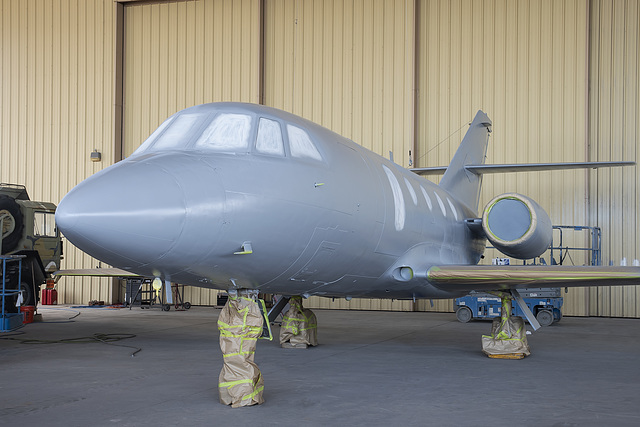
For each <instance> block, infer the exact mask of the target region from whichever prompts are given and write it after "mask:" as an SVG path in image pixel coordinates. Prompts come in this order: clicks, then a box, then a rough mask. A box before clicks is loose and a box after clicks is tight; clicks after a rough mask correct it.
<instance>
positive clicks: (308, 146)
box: [287, 125, 322, 160]
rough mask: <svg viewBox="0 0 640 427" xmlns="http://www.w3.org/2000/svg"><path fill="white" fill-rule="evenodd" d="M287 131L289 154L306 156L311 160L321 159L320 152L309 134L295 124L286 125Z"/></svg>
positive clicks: (300, 156) (299, 156)
mask: <svg viewBox="0 0 640 427" xmlns="http://www.w3.org/2000/svg"><path fill="white" fill-rule="evenodd" d="M287 133H288V134H289V149H290V150H291V156H293V157H298V158H307V159H313V160H322V156H321V155H320V152H319V151H318V149H317V148H316V146H315V144H314V143H313V141H311V138H309V134H307V132H305V131H304V130H302V129H300V128H299V127H297V126H293V125H287Z"/></svg>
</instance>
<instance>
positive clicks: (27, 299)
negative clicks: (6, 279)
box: [20, 280, 36, 306]
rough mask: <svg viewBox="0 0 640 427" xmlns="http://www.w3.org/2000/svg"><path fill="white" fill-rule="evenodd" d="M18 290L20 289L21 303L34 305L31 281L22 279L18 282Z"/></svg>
mask: <svg viewBox="0 0 640 427" xmlns="http://www.w3.org/2000/svg"><path fill="white" fill-rule="evenodd" d="M20 291H22V305H33V306H35V305H36V301H35V295H34V294H33V286H31V283H29V282H27V281H24V280H23V281H22V282H21V283H20Z"/></svg>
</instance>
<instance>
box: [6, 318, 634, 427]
mask: <svg viewBox="0 0 640 427" xmlns="http://www.w3.org/2000/svg"><path fill="white" fill-rule="evenodd" d="M49 307H50V308H47V307H45V308H40V309H39V312H40V313H41V314H42V317H43V322H42V323H33V324H30V325H27V326H25V327H24V328H22V329H21V330H20V331H21V332H23V334H21V335H17V336H12V335H13V334H8V333H4V334H0V337H4V338H7V337H12V338H16V339H37V340H42V339H45V340H58V339H63V338H77V337H85V336H92V335H94V334H96V333H105V334H135V335H136V336H135V338H130V339H125V340H121V341H119V342H116V343H114V344H118V345H126V346H132V347H135V348H141V349H142V351H140V352H139V353H138V354H137V355H136V356H135V357H131V353H132V352H133V351H134V349H133V348H129V347H121V346H115V345H107V344H103V343H99V342H96V343H89V344H58V343H56V344H23V343H20V342H19V341H15V340H7V339H0V357H1V360H2V363H1V365H0V378H1V380H0V424H2V425H37V424H42V425H46V426H87V425H91V426H108V425H120V426H129V425H130V426H146V425H149V426H157V425H179V424H183V425H190V426H200V425H211V424H216V423H221V422H225V423H226V424H227V425H235V426H245V425H251V426H262V425H298V426H316V425H317V426H324V425H334V426H338V425H340V426H341V425H373V426H378V425H380V426H382V425H384V426H387V425H396V426H397V425H427V424H428V425H438V426H471V425H473V426H483V425H493V426H502V425H504V426H507V425H508V426H513V425H524V426H602V425H616V426H638V425H640V365H639V364H638V356H639V354H640V320H632V319H602V318H564V319H563V320H562V322H561V323H560V324H558V325H554V326H551V327H547V328H543V329H542V330H541V332H536V333H534V334H533V335H531V336H529V342H530V345H531V348H532V355H531V356H529V357H528V358H525V359H523V360H495V359H489V358H487V357H486V356H484V355H483V354H482V352H481V350H480V337H481V335H482V334H483V333H488V331H489V329H490V323H488V322H471V323H469V324H462V323H459V322H458V321H457V320H456V318H455V315H454V314H445V313H399V312H356V311H329V310H316V311H315V312H316V314H317V317H318V321H319V325H320V328H319V334H318V336H319V341H320V345H319V346H318V347H316V348H311V349H307V350H284V349H281V348H280V347H279V346H278V343H277V341H275V340H274V341H272V342H268V341H260V342H259V345H258V351H257V354H256V361H257V363H258V366H259V367H260V369H261V370H262V373H263V376H264V378H265V393H264V397H265V400H266V402H265V404H263V405H260V406H254V407H248V408H239V409H232V408H230V407H225V406H223V405H221V404H220V403H218V390H217V379H218V373H219V371H220V368H221V365H222V362H221V359H222V358H221V353H220V349H219V347H218V332H217V329H216V320H217V317H218V313H219V312H220V310H219V309H214V308H205V307H194V308H192V309H191V310H189V311H183V312H174V311H171V312H168V313H167V312H161V311H160V310H159V309H155V308H152V309H150V310H142V309H140V308H134V309H133V310H128V309H120V310H113V309H96V308H79V309H75V308H69V307H63V306H57V307H55V308H54V306H49ZM78 312H79V313H80V315H79V316H78V317H75V318H74V319H72V320H68V318H69V317H72V316H74V315H75V314H76V313H78ZM274 333H275V334H277V333H278V328H277V327H274ZM226 417H229V418H228V419H227V418H226Z"/></svg>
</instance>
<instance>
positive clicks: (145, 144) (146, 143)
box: [136, 115, 176, 153]
mask: <svg viewBox="0 0 640 427" xmlns="http://www.w3.org/2000/svg"><path fill="white" fill-rule="evenodd" d="M175 118H176V116H175V115H173V116H171V117H169V118H168V119H167V120H165V121H164V122H162V124H161V125H160V126H158V128H157V129H156V130H154V131H153V133H152V134H151V135H150V136H149V138H147V139H146V140H145V141H144V142H143V143H142V144H140V147H138V148H137V149H136V152H138V153H141V152H143V151H144V150H146V149H147V148H149V146H150V145H151V144H153V141H155V140H156V138H157V137H158V135H160V134H161V133H162V132H163V131H164V129H165V128H166V127H167V126H168V125H169V123H171V122H172V121H173V119H175Z"/></svg>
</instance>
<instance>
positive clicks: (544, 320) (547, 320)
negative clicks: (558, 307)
mask: <svg viewBox="0 0 640 427" xmlns="http://www.w3.org/2000/svg"><path fill="white" fill-rule="evenodd" d="M536 319H537V320H538V322H539V323H540V325H541V326H549V325H551V324H552V323H553V313H552V312H551V311H549V310H540V311H539V312H538V314H536Z"/></svg>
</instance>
